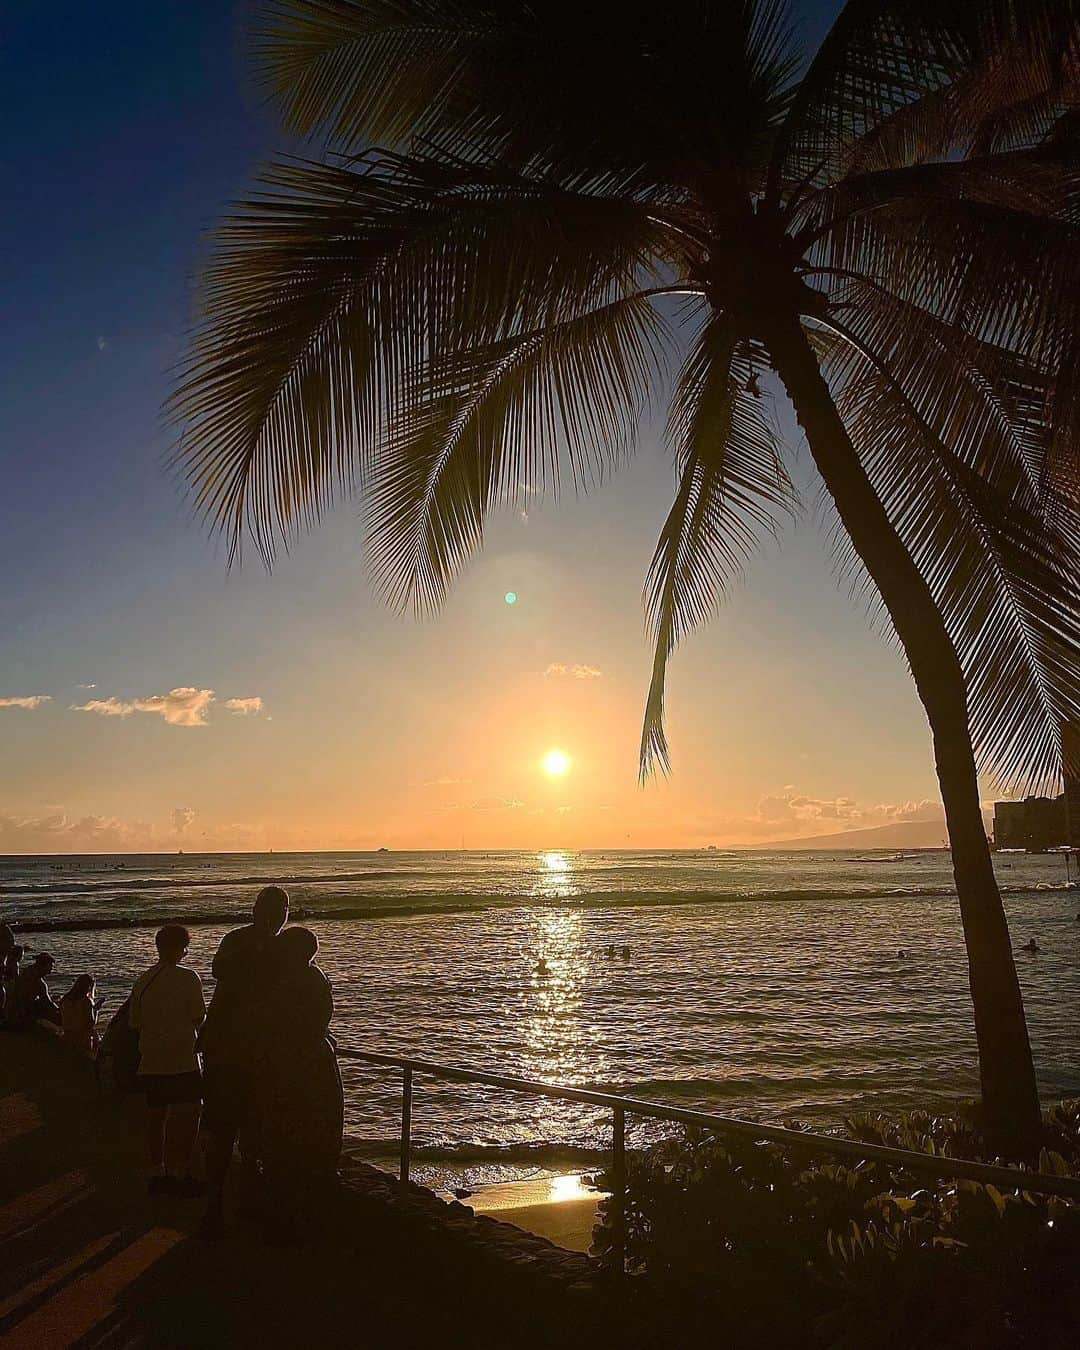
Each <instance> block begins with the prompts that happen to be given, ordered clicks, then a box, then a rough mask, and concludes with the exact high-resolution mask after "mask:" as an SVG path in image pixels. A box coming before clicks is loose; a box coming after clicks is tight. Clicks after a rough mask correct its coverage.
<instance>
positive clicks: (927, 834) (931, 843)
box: [758, 820, 948, 852]
mask: <svg viewBox="0 0 1080 1350" xmlns="http://www.w3.org/2000/svg"><path fill="white" fill-rule="evenodd" d="M947 842H948V835H947V833H946V830H945V822H944V821H943V820H903V821H898V822H897V823H896V824H895V825H878V826H875V827H874V828H873V829H870V830H842V831H841V832H840V833H839V834H812V835H810V836H809V837H807V838H804V839H777V840H774V841H773V842H772V843H769V844H760V845H758V847H760V848H763V849H767V848H783V849H795V848H842V849H846V850H847V851H848V852H851V851H852V850H854V851H855V852H859V851H861V850H863V849H868V848H871V849H872V848H896V849H904V848H940V847H941V845H942V844H943V843H947Z"/></svg>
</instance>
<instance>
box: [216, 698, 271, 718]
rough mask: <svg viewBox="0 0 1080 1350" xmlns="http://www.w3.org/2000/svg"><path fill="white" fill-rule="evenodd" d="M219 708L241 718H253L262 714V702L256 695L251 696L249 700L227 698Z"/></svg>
mask: <svg viewBox="0 0 1080 1350" xmlns="http://www.w3.org/2000/svg"><path fill="white" fill-rule="evenodd" d="M221 706H222V707H223V708H227V709H228V710H229V712H231V713H239V714H240V716H241V717H253V716H254V715H255V713H259V712H262V706H263V701H262V699H261V698H260V697H259V696H258V694H253V695H251V697H250V698H227V699H225V701H224V702H223V703H222V705H221Z"/></svg>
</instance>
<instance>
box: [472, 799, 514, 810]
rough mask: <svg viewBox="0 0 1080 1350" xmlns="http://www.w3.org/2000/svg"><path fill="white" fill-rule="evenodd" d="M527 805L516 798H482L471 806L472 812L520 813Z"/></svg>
mask: <svg viewBox="0 0 1080 1350" xmlns="http://www.w3.org/2000/svg"><path fill="white" fill-rule="evenodd" d="M524 805H525V803H524V802H521V801H518V799H517V798H516V797H481V798H479V799H478V800H477V801H475V802H472V803H471V804H470V806H469V809H470V810H471V811H518V810H520V808H521V807H523V806H524Z"/></svg>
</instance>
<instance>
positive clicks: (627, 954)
mask: <svg viewBox="0 0 1080 1350" xmlns="http://www.w3.org/2000/svg"><path fill="white" fill-rule="evenodd" d="M619 955H620V956H621V957H622V959H623V960H624V961H629V960H630V948H629V947H624V948H623V949H622V951H621V952H620V953H619Z"/></svg>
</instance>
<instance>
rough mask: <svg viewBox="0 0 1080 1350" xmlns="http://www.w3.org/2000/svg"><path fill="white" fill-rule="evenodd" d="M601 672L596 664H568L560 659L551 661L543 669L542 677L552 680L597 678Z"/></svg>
mask: <svg viewBox="0 0 1080 1350" xmlns="http://www.w3.org/2000/svg"><path fill="white" fill-rule="evenodd" d="M603 673H604V672H603V671H602V670H599V669H598V668H597V667H596V666H583V665H575V666H568V665H566V664H564V663H563V662H562V661H552V663H551V665H549V666H548V668H547V669H546V670H545V671H544V677H545V679H554V680H561V679H566V678H567V677H569V678H570V679H572V680H598V679H600V678H601V676H602V675H603Z"/></svg>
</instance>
